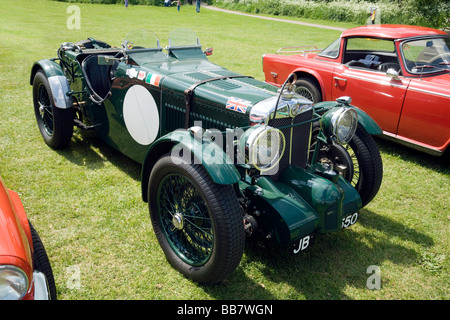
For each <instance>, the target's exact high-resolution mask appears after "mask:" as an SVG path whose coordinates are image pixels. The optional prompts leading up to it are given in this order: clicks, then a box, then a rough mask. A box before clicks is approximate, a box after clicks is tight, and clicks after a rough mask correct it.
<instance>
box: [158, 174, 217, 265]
mask: <svg viewBox="0 0 450 320" xmlns="http://www.w3.org/2000/svg"><path fill="white" fill-rule="evenodd" d="M158 195H159V200H158V203H159V205H158V211H159V212H158V214H159V216H160V219H161V223H162V226H163V228H164V232H165V234H166V236H167V239H168V240H169V243H170V245H171V247H172V249H173V250H174V251H175V252H176V254H177V255H178V256H179V257H180V258H181V259H182V260H183V261H185V262H186V263H189V264H191V265H194V266H195V265H202V264H204V263H205V262H206V261H208V259H209V258H210V256H211V253H212V248H213V243H214V231H213V228H212V224H211V217H210V214H209V212H208V208H207V206H206V203H205V200H204V199H203V198H202V197H201V195H200V194H199V192H198V190H196V188H195V186H194V185H193V184H192V182H191V181H190V180H189V179H188V178H186V177H185V176H182V175H179V174H172V175H169V176H167V177H165V179H164V180H163V181H162V182H161V184H160V188H159V191H158Z"/></svg>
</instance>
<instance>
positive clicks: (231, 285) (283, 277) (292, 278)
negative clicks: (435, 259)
mask: <svg viewBox="0 0 450 320" xmlns="http://www.w3.org/2000/svg"><path fill="white" fill-rule="evenodd" d="M360 213H361V214H360V219H359V221H358V222H357V224H360V226H357V225H355V226H352V227H350V228H347V229H345V230H341V231H339V232H336V233H331V234H326V235H319V236H316V237H315V241H314V244H313V245H312V246H311V247H309V248H308V249H307V250H306V251H304V252H302V253H299V254H297V255H294V254H293V253H291V251H288V250H287V249H286V248H280V247H279V246H277V245H275V244H272V243H268V242H265V241H264V242H261V241H252V242H248V243H247V246H246V250H245V253H244V257H243V259H242V261H241V264H240V265H239V267H238V269H237V270H236V272H235V273H234V274H232V275H231V276H230V277H229V278H228V279H227V280H225V282H224V283H223V284H221V285H218V286H214V287H206V288H205V291H206V292H207V293H208V294H210V295H211V296H213V297H215V298H217V299H236V298H239V299H242V300H247V299H248V300H254V299H257V300H259V299H267V300H273V299H283V300H335V299H336V300H342V299H344V300H347V299H356V298H355V297H353V296H352V295H351V294H350V295H349V294H348V293H346V290H347V289H348V288H354V289H356V290H361V289H364V290H370V289H369V288H368V287H367V281H368V278H369V276H370V275H371V274H368V268H369V267H370V266H377V267H379V268H381V269H382V268H383V267H382V265H383V264H384V263H386V262H388V263H389V264H393V265H403V266H405V267H407V266H410V265H413V264H416V262H417V259H418V253H417V252H416V251H414V250H412V249H410V248H408V247H407V245H406V243H408V242H413V243H416V244H418V245H420V246H423V247H430V246H432V245H433V240H432V238H431V237H429V236H427V235H425V234H422V233H420V232H417V231H416V230H413V229H410V228H406V227H405V226H404V225H402V224H401V223H398V222H396V221H394V220H392V219H389V218H386V217H383V216H380V215H378V214H376V213H374V212H372V211H370V210H367V209H362V210H361V211H360ZM389 282H390V279H389V276H387V277H385V278H383V277H381V285H382V287H383V286H389V285H390V284H389ZM381 294H382V293H381ZM381 298H383V297H381Z"/></svg>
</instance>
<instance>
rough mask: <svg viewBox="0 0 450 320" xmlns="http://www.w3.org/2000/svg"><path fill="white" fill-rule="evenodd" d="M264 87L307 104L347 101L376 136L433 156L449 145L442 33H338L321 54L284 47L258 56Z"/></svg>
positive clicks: (373, 28)
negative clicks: (288, 85) (289, 85)
mask: <svg viewBox="0 0 450 320" xmlns="http://www.w3.org/2000/svg"><path fill="white" fill-rule="evenodd" d="M263 70H264V74H265V80H266V82H268V83H272V84H275V85H278V86H281V85H282V84H283V83H284V81H285V80H286V79H287V78H288V76H289V75H291V74H294V75H295V76H296V77H297V81H296V86H297V88H296V91H297V92H298V93H300V94H301V95H303V96H305V97H307V98H308V99H310V100H312V101H313V102H318V101H322V100H335V99H336V98H338V97H341V96H344V95H345V96H350V97H351V98H352V104H353V105H355V106H357V107H359V108H361V109H363V110H364V111H366V112H367V113H368V114H369V115H370V116H371V117H372V118H373V119H374V120H375V121H376V122H377V123H378V124H379V125H380V127H381V129H382V130H383V136H384V137H387V138H390V139H393V140H395V141H397V142H400V143H403V144H406V145H408V146H411V147H414V148H415V149H418V150H421V151H424V152H427V153H429V154H433V155H442V154H443V153H444V151H445V150H446V148H447V146H448V145H449V142H450V34H448V33H446V32H444V31H440V30H435V29H430V28H424V27H417V26H406V25H369V26H362V27H357V28H352V29H348V30H346V31H344V32H343V33H342V34H341V36H340V38H339V39H337V40H336V41H334V42H333V43H332V44H331V45H329V46H328V47H327V48H325V49H323V50H319V49H317V48H316V47H286V48H281V49H280V50H278V52H277V53H276V54H266V55H264V56H263Z"/></svg>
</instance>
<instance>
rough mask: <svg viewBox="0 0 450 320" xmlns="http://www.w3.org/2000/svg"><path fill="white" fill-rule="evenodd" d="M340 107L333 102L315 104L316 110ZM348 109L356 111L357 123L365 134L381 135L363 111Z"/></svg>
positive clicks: (373, 122) (376, 125)
mask: <svg viewBox="0 0 450 320" xmlns="http://www.w3.org/2000/svg"><path fill="white" fill-rule="evenodd" d="M342 106H343V105H342V104H340V103H338V102H335V101H323V102H318V103H316V104H315V108H316V109H319V108H320V109H322V108H323V109H325V110H326V111H328V110H330V109H332V108H336V107H342ZM350 108H352V109H354V110H355V111H356V113H357V114H358V123H359V125H361V126H362V127H363V128H364V130H366V132H367V133H369V134H372V135H379V134H383V131H382V130H381V128H380V126H379V125H378V124H377V123H376V122H375V120H373V119H372V117H371V116H369V115H368V114H367V113H366V112H365V111H363V110H361V109H360V108H358V107H355V106H350Z"/></svg>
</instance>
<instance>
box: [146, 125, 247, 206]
mask: <svg viewBox="0 0 450 320" xmlns="http://www.w3.org/2000/svg"><path fill="white" fill-rule="evenodd" d="M175 148H179V149H175ZM177 150H178V151H177ZM181 150H183V157H185V155H186V153H188V154H189V160H188V161H192V163H194V164H201V165H202V166H203V167H204V168H205V169H206V171H207V172H208V174H209V176H210V177H211V179H212V180H213V181H214V182H215V183H217V184H222V185H231V184H234V183H237V182H238V181H239V180H240V178H241V175H240V174H239V171H238V170H237V169H236V167H235V165H234V163H233V161H231V159H230V158H229V157H228V155H227V154H226V153H225V152H224V151H223V149H222V148H221V147H220V146H219V145H217V144H216V143H214V142H206V141H202V140H201V139H196V138H194V137H193V135H192V134H191V133H190V131H188V130H183V129H180V130H175V131H173V132H171V133H169V134H167V135H165V136H163V137H161V138H159V139H158V140H157V141H155V142H154V143H153V144H152V145H151V147H150V148H149V150H148V151H147V155H146V156H145V159H144V162H143V165H142V173H141V187H142V198H143V200H144V201H145V202H147V201H148V199H147V189H148V179H149V177H150V173H151V171H152V169H153V166H154V165H155V163H156V161H158V159H159V158H161V157H162V156H163V155H165V154H167V153H169V152H172V153H173V154H174V155H177V152H178V153H179V152H180V151H181ZM191 155H193V156H194V157H193V159H192V157H191Z"/></svg>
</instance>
